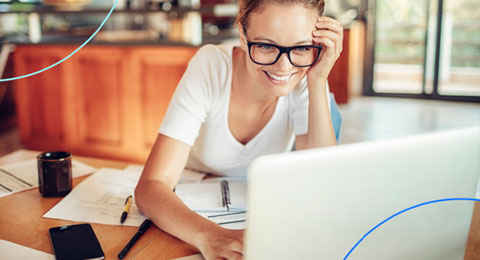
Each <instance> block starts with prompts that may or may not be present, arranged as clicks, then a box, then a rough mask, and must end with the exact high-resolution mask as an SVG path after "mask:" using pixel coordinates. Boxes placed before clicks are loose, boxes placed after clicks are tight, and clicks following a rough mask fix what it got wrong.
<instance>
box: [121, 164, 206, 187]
mask: <svg viewBox="0 0 480 260" xmlns="http://www.w3.org/2000/svg"><path fill="white" fill-rule="evenodd" d="M124 170H125V171H135V172H140V173H142V171H143V165H138V164H132V165H128V166H127V167H125V169H124ZM205 175H206V174H205V173H201V172H196V171H192V170H188V169H184V170H183V173H182V176H180V180H178V183H200V182H202V180H203V178H204V177H205Z"/></svg>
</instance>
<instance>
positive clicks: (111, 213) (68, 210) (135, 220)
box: [43, 168, 145, 226]
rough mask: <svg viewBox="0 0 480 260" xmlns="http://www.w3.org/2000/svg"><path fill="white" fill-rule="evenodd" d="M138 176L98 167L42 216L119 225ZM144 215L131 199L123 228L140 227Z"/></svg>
mask: <svg viewBox="0 0 480 260" xmlns="http://www.w3.org/2000/svg"><path fill="white" fill-rule="evenodd" d="M139 178H140V173H138V172H135V171H124V170H117V169H109V168H102V169H100V170H98V171H97V172H95V173H94V174H93V175H92V176H90V177H88V178H87V179H86V180H84V181H83V182H81V183H80V184H78V185H77V186H76V187H75V188H74V189H73V190H72V191H71V192H70V193H69V194H68V195H67V196H66V197H65V198H63V199H62V200H61V201H60V202H59V203H57V205H55V206H54V207H53V208H52V209H50V210H49V211H48V212H47V213H46V214H45V215H43V217H45V218H55V219H65V220H72V221H82V222H90V223H100V224H107V225H108V224H109V225H120V216H121V215H122V212H123V209H124V203H125V200H126V198H127V197H128V196H129V195H133V191H134V189H135V186H136V185H137V182H138V179H139ZM143 220H145V216H143V214H142V213H141V212H140V211H139V210H138V208H137V205H136V204H135V200H133V202H132V205H131V207H130V211H129V213H128V217H127V219H126V220H125V222H124V223H123V225H125V226H140V224H141V223H142V222H143Z"/></svg>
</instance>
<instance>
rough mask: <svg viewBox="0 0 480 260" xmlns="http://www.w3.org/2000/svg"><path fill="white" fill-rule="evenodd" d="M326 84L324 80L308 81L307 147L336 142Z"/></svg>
mask: <svg viewBox="0 0 480 260" xmlns="http://www.w3.org/2000/svg"><path fill="white" fill-rule="evenodd" d="M312 84H315V85H312ZM326 84H327V81H326V80H322V81H317V82H314V83H312V82H309V87H308V98H309V105H308V133H307V141H306V148H307V149H310V148H318V147H324V146H330V145H336V144H337V140H336V138H335V132H334V130H333V125H332V119H331V115H330V109H329V107H328V98H329V97H330V96H329V95H328V94H329V93H327V92H326Z"/></svg>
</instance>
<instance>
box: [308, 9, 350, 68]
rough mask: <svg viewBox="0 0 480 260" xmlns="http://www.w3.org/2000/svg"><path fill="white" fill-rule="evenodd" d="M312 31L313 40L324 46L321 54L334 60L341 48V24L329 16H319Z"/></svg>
mask: <svg viewBox="0 0 480 260" xmlns="http://www.w3.org/2000/svg"><path fill="white" fill-rule="evenodd" d="M315 27H316V29H317V30H315V31H313V33H312V34H313V41H314V42H316V43H318V44H321V45H322V46H324V47H326V48H325V50H323V51H322V52H323V53H324V54H322V56H327V57H329V58H333V59H334V60H336V59H337V58H338V57H339V56H340V53H341V52H342V50H343V26H342V25H341V24H340V23H339V22H338V21H336V20H335V19H332V18H330V17H323V16H322V17H319V18H318V19H317V23H316V25H315Z"/></svg>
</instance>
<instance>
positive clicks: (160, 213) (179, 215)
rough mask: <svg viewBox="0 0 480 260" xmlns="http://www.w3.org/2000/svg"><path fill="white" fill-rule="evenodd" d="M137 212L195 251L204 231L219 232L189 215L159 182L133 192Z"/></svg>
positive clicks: (144, 184) (212, 226) (192, 214)
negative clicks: (191, 246)
mask: <svg viewBox="0 0 480 260" xmlns="http://www.w3.org/2000/svg"><path fill="white" fill-rule="evenodd" d="M135 200H136V203H137V205H138V208H139V209H140V210H141V211H142V212H143V213H144V214H145V215H146V216H147V217H148V218H150V220H152V221H153V223H155V225H157V226H158V227H159V228H160V229H162V230H163V231H165V232H167V233H170V234H171V235H173V236H175V237H177V238H179V239H181V240H183V241H185V242H187V243H189V244H191V245H193V246H195V247H197V248H199V247H200V243H201V241H202V235H203V234H205V232H206V231H214V230H216V229H218V228H220V227H219V226H218V225H216V224H215V223H213V222H211V221H209V220H208V219H205V218H203V217H202V216H200V215H198V214H196V213H195V212H193V211H191V210H190V209H189V208H188V207H187V206H186V205H185V204H184V203H183V202H182V201H181V200H180V199H179V198H178V197H177V196H176V195H175V193H174V192H173V191H172V190H171V189H170V187H169V186H168V185H166V184H165V183H163V182H161V181H157V180H149V181H145V182H143V183H139V185H137V188H136V189H135Z"/></svg>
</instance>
